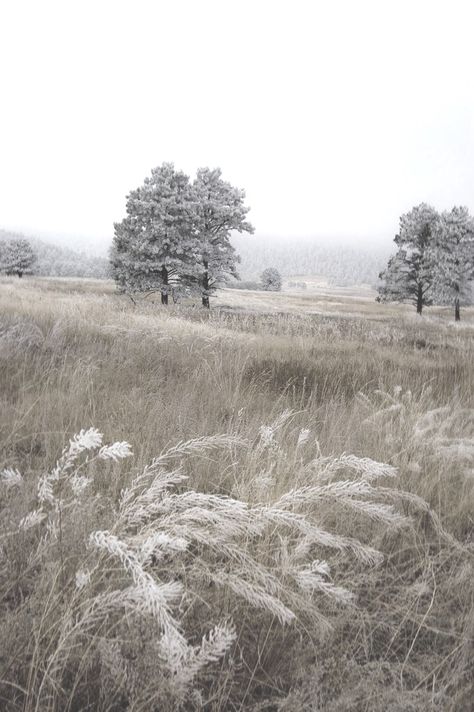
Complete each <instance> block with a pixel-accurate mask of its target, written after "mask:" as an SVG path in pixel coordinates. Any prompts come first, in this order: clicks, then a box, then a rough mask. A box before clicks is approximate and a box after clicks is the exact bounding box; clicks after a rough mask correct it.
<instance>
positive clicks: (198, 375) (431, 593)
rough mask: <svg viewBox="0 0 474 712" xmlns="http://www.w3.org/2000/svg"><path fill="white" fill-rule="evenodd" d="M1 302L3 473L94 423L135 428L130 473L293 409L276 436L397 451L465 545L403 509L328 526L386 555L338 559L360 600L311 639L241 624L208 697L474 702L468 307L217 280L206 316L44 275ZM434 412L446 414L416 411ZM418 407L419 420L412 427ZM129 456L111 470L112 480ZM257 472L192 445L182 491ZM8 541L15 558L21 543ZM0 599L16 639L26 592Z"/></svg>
mask: <svg viewBox="0 0 474 712" xmlns="http://www.w3.org/2000/svg"><path fill="white" fill-rule="evenodd" d="M0 305H1V314H0V365H1V369H0V394H1V395H0V397H1V409H0V432H1V442H2V449H1V451H0V470H1V469H2V468H3V467H17V468H18V469H19V470H20V471H21V472H22V473H23V474H24V476H25V477H26V478H27V480H28V479H29V480H30V481H31V482H32V483H33V482H34V480H35V478H36V476H37V475H38V474H39V473H42V472H44V471H45V469H46V468H48V467H51V465H52V463H54V461H55V460H56V459H57V457H58V454H59V453H60V451H61V449H62V447H63V445H64V442H65V441H66V440H67V438H69V437H70V436H71V435H72V434H73V433H75V432H78V431H79V430H80V429H81V428H86V427H89V426H92V425H93V426H95V427H96V428H98V429H99V430H100V431H101V432H103V433H104V436H105V439H106V440H107V441H115V440H127V441H128V442H130V443H131V444H132V447H133V450H134V453H135V458H134V461H133V468H136V467H142V466H143V465H145V464H146V463H148V462H150V461H151V459H152V458H153V457H154V456H155V455H156V454H157V453H158V452H160V451H161V450H163V449H164V448H166V447H167V446H169V445H172V444H174V443H175V442H177V441H179V440H187V439H189V438H193V437H197V436H200V435H209V434H213V433H221V432H222V433H223V432H238V434H239V435H240V436H242V437H243V438H247V439H250V440H252V439H253V438H254V437H255V433H257V432H258V430H259V428H260V426H261V425H263V424H267V423H270V422H271V421H273V420H274V419H275V418H276V417H277V416H278V415H279V414H280V413H281V412H282V411H283V410H285V409H291V410H293V411H294V414H293V416H292V418H291V419H290V421H289V423H288V425H287V426H285V429H284V431H282V435H281V438H282V439H281V441H280V447H282V448H283V449H285V448H287V447H289V443H290V442H293V441H294V439H295V438H297V435H298V432H299V431H300V429H301V428H309V429H310V430H311V442H310V443H309V445H308V447H309V448H310V454H311V452H312V451H313V452H314V453H316V452H317V451H318V449H319V448H320V450H321V451H322V452H323V453H324V454H327V455H330V454H333V455H338V454H340V453H342V452H350V453H354V454H356V455H359V456H366V457H371V458H373V459H375V460H378V461H381V462H386V463H390V464H393V465H396V466H397V467H399V468H400V486H402V487H403V488H404V489H406V490H408V491H409V492H412V493H413V494H417V495H420V496H422V497H423V498H425V499H426V500H427V501H428V503H429V504H430V506H431V507H432V508H433V510H434V511H435V512H436V513H437V515H438V516H439V517H440V519H441V521H442V523H443V525H444V526H445V527H446V528H447V529H448V530H449V532H450V533H451V534H453V535H454V536H455V537H457V539H458V540H459V542H460V543H461V547H460V548H459V549H452V548H450V547H447V546H446V545H445V544H443V543H442V542H441V541H440V540H439V538H437V535H436V534H435V532H434V530H433V529H432V527H431V525H430V523H429V521H428V520H427V519H426V518H425V517H424V516H422V515H415V514H414V513H413V512H412V510H411V509H410V506H409V505H408V504H407V505H406V512H407V513H411V514H413V516H415V520H416V527H415V529H414V530H413V531H412V532H411V533H410V534H408V533H405V534H403V533H400V532H399V531H394V532H393V533H392V534H391V533H390V532H388V533H385V534H381V533H380V532H379V531H378V530H376V529H372V528H371V527H369V528H367V529H366V530H357V531H355V530H354V528H355V527H360V526H361V525H360V524H356V523H355V522H354V521H353V520H352V519H348V520H347V521H338V522H336V525H337V526H338V527H339V528H340V529H341V531H342V532H345V533H351V534H352V535H355V534H356V533H357V534H361V535H362V536H363V537H364V538H365V539H366V540H367V541H368V542H370V541H372V543H376V544H377V545H378V546H380V547H381V549H382V550H383V551H384V552H385V555H386V563H385V564H384V566H383V567H382V568H381V569H380V570H379V571H378V573H375V574H373V576H371V577H370V578H369V577H368V576H367V575H366V572H364V571H363V570H357V569H354V568H350V569H349V570H347V571H346V573H345V574H344V572H342V575H343V578H345V579H346V580H345V583H348V582H351V587H352V588H353V589H354V588H355V589H356V590H357V592H358V594H359V606H358V608H357V612H354V611H351V613H350V614H347V613H338V614H337V615H335V616H334V618H333V631H332V633H331V634H330V635H329V636H326V637H325V638H324V640H322V639H320V638H319V637H318V632H317V631H311V630H306V631H302V630H299V631H298V632H295V631H294V630H293V631H288V630H286V629H285V630H283V631H282V630H280V629H278V626H276V625H275V623H274V622H272V621H270V622H268V621H266V622H265V621H264V622H262V623H261V624H259V626H256V627H255V630H253V629H252V621H251V620H247V621H245V620H244V621H242V624H241V629H240V631H239V639H240V640H242V641H245V645H244V644H243V642H242V649H245V651H246V652H245V654H243V655H244V657H243V658H242V659H241V660H240V662H237V661H234V664H235V666H236V667H235V668H234V669H232V668H231V671H230V672H229V671H228V672H226V673H223V674H222V676H220V677H219V676H217V677H215V678H213V679H210V680H208V682H207V690H208V694H209V696H208V700H209V702H208V704H207V706H206V707H204V709H212V710H217V709H253V708H254V709H262V710H263V709H268V710H273V709H275V710H276V709H284V710H288V711H295V712H297V711H298V710H313V709H314V710H329V711H332V710H334V711H335V710H361V711H362V710H375V711H377V710H391V711H392V712H395V711H396V710H397V711H398V710H400V712H401V710H419V711H420V712H421V711H422V710H423V711H424V710H428V709H437V710H438V709H439V710H451V711H452V712H457V711H458V710H459V711H463V710H468V709H470V707H469V705H470V701H471V699H472V698H471V696H470V695H471V690H472V688H471V686H472V682H473V680H472V669H471V667H470V655H471V654H472V651H473V649H472V643H473V628H474V624H473V587H472V580H473V576H472V573H473V566H472V530H473V529H472V527H473V524H474V519H473V511H474V477H473V462H472V450H471V455H469V442H471V448H472V438H473V431H474V419H473V411H472V409H473V407H474V404H473V396H474V389H473V385H474V384H473V372H474V369H473V367H472V364H473V363H474V339H473V336H474V310H473V309H470V310H468V309H466V310H464V314H463V317H464V320H463V322H461V324H460V326H455V325H454V324H453V323H452V322H451V319H452V316H451V314H450V313H449V311H447V310H443V309H437V310H435V311H433V312H431V311H429V310H427V313H426V316H424V317H423V318H421V319H420V318H418V317H416V315H414V314H413V313H412V310H411V309H410V308H409V307H406V306H399V305H379V304H375V302H372V301H371V300H370V299H369V297H368V296H367V294H365V293H364V294H363V295H362V296H357V294H355V295H354V294H351V295H350V296H344V294H340V293H339V294H337V295H336V297H333V298H331V297H330V296H327V295H326V296H324V295H323V296H321V295H320V294H315V295H311V294H305V295H304V296H301V294H294V295H292V294H286V293H282V294H264V295H262V294H261V293H258V292H254V293H245V292H241V291H239V292H237V291H231V290H224V292H222V293H220V294H219V296H218V299H217V302H216V305H215V306H214V308H213V309H212V310H211V312H210V313H206V312H203V311H201V310H200V309H197V308H194V307H192V306H190V305H178V306H174V307H170V308H169V309H167V310H165V309H164V308H162V307H161V306H159V305H158V304H156V303H152V302H150V301H146V302H141V303H140V304H139V305H138V306H134V305H133V304H132V303H131V302H130V300H127V298H125V297H120V296H118V295H117V294H115V292H114V290H113V286H112V285H111V284H109V283H106V282H96V281H85V280H84V281H81V280H77V281H73V280H39V279H24V280H22V281H21V282H20V281H16V280H13V279H2V280H1V281H0ZM361 394H362V395H361ZM391 406H393V407H391ZM440 407H444V408H445V410H444V411H443V413H442V414H441V415H437V414H436V413H435V414H433V415H431V416H430V415H428V416H427V415H426V414H427V413H430V412H431V411H433V410H434V409H436V408H440ZM390 408H391V409H390ZM387 409H389V410H387ZM423 417H424V418H425V421H429V422H431V429H429V428H428V430H427V431H426V432H425V433H424V434H422V435H420V434H419V433H418V431H417V429H418V430H419V426H420V422H422V421H421V420H420V419H421V418H423ZM316 440H317V442H316ZM461 440H462V442H461ZM458 441H459V442H458ZM453 443H454V445H453ZM456 443H457V444H456ZM458 446H459V447H458ZM456 448H457V449H456ZM469 457H471V459H469ZM282 462H283V460H282ZM285 462H286V464H285V466H282V467H281V470H280V471H278V472H277V477H276V479H275V482H274V485H273V486H274V488H275V494H278V492H279V491H284V490H285V489H288V487H291V486H292V484H293V482H292V478H293V477H294V472H295V471H296V468H292V467H291V466H288V463H287V461H285ZM130 468H132V464H128V465H126V466H124V467H122V469H121V475H120V478H121V479H120V481H118V482H115V483H113V487H114V488H115V489H116V490H117V491H118V490H119V489H120V487H121V486H122V485H123V484H125V483H126V482H127V479H128V477H129V475H128V472H129V471H130ZM254 475H255V472H253V474H252V473H251V471H250V470H245V468H243V469H239V468H237V467H236V465H235V463H234V464H233V463H232V462H226V463H225V467H224V466H223V463H222V462H220V461H219V459H218V458H217V459H216V458H208V459H206V458H205V459H201V460H199V461H198V460H196V463H195V468H194V471H193V478H194V479H193V486H195V487H196V488H198V489H199V488H200V489H203V490H205V491H207V492H219V493H224V494H229V495H232V496H238V497H244V498H245V497H247V498H248V497H249V496H252V486H253V481H252V478H253V477H254ZM295 484H301V482H298V483H295ZM104 486H112V485H107V484H106V483H105V484H104ZM30 496H31V495H30ZM333 516H334V515H333V513H332V512H331V511H328V513H327V521H328V523H331V521H332V518H333ZM3 518H4V519H5V514H4V515H3ZM12 518H13V519H14V513H13V514H12V513H11V512H10V513H9V514H8V517H7V519H8V521H9V522H10V521H11V519H12ZM15 556H16V557H18V561H17V564H16V565H17V568H18V570H19V571H20V572H21V571H22V570H23V567H24V566H25V564H24V562H22V557H23V558H24V556H25V554H24V552H22V551H21V549H18V550H17V551H16V553H15ZM0 567H1V558H0ZM2 605H3V610H2V613H3V614H5V613H7V615H6V616H5V618H4V620H5V623H4V624H3V625H2V628H3V629H2V636H6V635H7V636H15V637H18V638H21V636H22V632H21V631H22V630H23V629H24V631H25V632H26V631H28V630H30V629H29V628H28V625H27V623H26V619H25V616H27V615H28V614H27V613H26V612H24V611H22V608H21V605H20V604H19V603H18V604H17V608H16V609H15V607H13V608H12V603H11V601H7V602H6V603H5V600H4V603H3V604H2ZM3 639H5V638H4V637H3ZM6 647H7V651H6V652H5V654H4V655H3V656H2V655H1V654H0V690H2V695H3V699H4V700H5V699H10V700H11V699H13V697H12V695H11V688H8V686H6V687H5V689H3V688H2V684H1V680H6V679H8V680H10V681H12V677H11V674H10V671H11V669H12V665H13V668H15V665H16V666H18V661H16V662H15V661H14V660H13V659H12V657H11V655H13V654H14V655H17V656H20V660H21V652H19V651H18V648H15V646H13V647H9V646H6ZM12 651H13V652H12ZM282 651H284V652H283V654H282ZM9 656H10V657H9ZM22 664H23V665H28V661H27V660H26V659H24V660H23V661H22ZM239 666H240V667H239ZM18 674H19V673H18ZM243 680H245V681H246V682H245V684H244V683H243V682H242V681H243ZM14 681H15V680H14V678H13V682H14ZM64 684H65V685H67V681H64ZM277 699H278V700H279V701H278V702H276V701H275V700H277ZM213 700H214V701H213ZM223 700H226V702H225V705H226V706H223V705H224V702H223ZM265 700H269V702H268V704H267V703H266V702H265ZM1 704H2V703H1V702H0V706H1ZM5 704H6V703H5ZM257 704H259V705H260V707H258V706H256V707H252V705H257ZM90 708H91V709H92V708H94V707H90ZM9 709H10V708H9ZM11 709H21V706H19V703H18V705H17V706H15V705H14V704H13V703H11ZM31 709H33V707H31ZM51 709H54V707H51ZM71 709H79V707H74V704H72V707H71ZM97 709H99V707H97ZM100 709H106V707H100ZM114 709H121V708H120V707H116V708H114ZM190 709H194V708H192V707H191V708H190ZM196 709H199V707H196Z"/></svg>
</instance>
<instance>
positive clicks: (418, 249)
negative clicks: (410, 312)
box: [378, 203, 439, 314]
mask: <svg viewBox="0 0 474 712" xmlns="http://www.w3.org/2000/svg"><path fill="white" fill-rule="evenodd" d="M438 219H439V216H438V213H437V212H436V210H435V209H434V208H433V207H431V205H427V204H426V203H421V205H418V206H416V207H414V208H413V209H412V210H410V211H409V212H408V213H405V214H404V215H402V216H401V218H400V231H399V234H398V235H396V236H395V240H394V241H395V244H396V245H397V247H398V251H397V252H396V254H395V255H393V256H392V257H391V258H390V260H389V262H388V266H387V268H386V269H385V270H384V271H383V272H381V273H380V275H379V278H380V279H381V280H382V284H381V285H380V286H379V288H378V292H379V297H378V300H379V301H411V302H412V303H413V304H414V305H415V306H416V310H417V312H418V314H421V313H422V310H423V307H424V306H428V305H430V304H432V297H431V287H432V283H433V251H432V249H431V248H432V244H433V231H434V228H435V225H436V223H437V221H438Z"/></svg>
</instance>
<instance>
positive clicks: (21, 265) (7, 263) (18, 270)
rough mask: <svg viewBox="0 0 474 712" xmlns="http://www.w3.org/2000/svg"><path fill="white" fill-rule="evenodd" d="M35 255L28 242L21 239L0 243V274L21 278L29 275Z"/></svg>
mask: <svg viewBox="0 0 474 712" xmlns="http://www.w3.org/2000/svg"><path fill="white" fill-rule="evenodd" d="M35 262H36V254H35V251H34V250H33V248H32V246H31V245H30V243H29V241H28V240H26V239H24V238H23V237H17V238H11V239H9V240H1V241H0V272H4V273H5V274H7V275H13V274H16V275H18V277H23V275H24V274H31V273H32V271H33V270H32V268H33V265H34V264H35Z"/></svg>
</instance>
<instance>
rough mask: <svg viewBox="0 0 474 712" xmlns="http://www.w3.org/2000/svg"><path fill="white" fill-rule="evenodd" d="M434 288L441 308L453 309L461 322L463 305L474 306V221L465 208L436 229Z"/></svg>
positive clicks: (444, 218)
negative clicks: (449, 306)
mask: <svg viewBox="0 0 474 712" xmlns="http://www.w3.org/2000/svg"><path fill="white" fill-rule="evenodd" d="M433 254H434V260H433V262H434V265H435V266H434V276H435V279H434V285H433V291H434V295H435V300H436V302H437V303H438V304H449V305H452V306H454V318H455V320H456V321H459V320H460V319H461V305H462V304H469V303H470V302H471V298H472V294H471V287H472V284H471V281H472V280H474V219H473V218H472V216H471V215H470V214H469V211H468V209H467V208H466V207H454V208H453V209H452V210H451V211H450V212H444V213H442V215H441V216H440V219H439V220H438V222H437V224H436V229H435V244H434V246H433Z"/></svg>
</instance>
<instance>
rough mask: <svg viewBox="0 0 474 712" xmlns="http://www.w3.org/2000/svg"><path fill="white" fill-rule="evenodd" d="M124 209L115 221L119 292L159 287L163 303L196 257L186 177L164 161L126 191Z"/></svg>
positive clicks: (192, 209)
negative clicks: (121, 215) (140, 181)
mask: <svg viewBox="0 0 474 712" xmlns="http://www.w3.org/2000/svg"><path fill="white" fill-rule="evenodd" d="M126 209H127V215H126V217H125V218H124V219H123V220H122V222H120V223H116V224H115V226H114V228H115V236H114V241H113V246H112V250H111V263H112V273H113V276H114V279H115V280H116V282H117V284H118V286H119V288H120V289H121V290H122V291H124V292H128V293H130V292H152V291H160V293H161V301H162V304H168V295H169V293H170V291H171V286H172V284H173V282H175V281H176V280H179V278H180V277H181V276H184V275H187V274H191V273H193V271H194V269H195V268H194V264H195V262H196V261H197V259H198V242H197V240H196V238H195V234H194V233H195V228H194V222H195V201H194V198H193V193H192V190H191V186H190V183H189V178H188V176H187V175H185V174H184V173H183V172H181V171H177V170H175V168H174V166H173V164H172V163H163V165H162V166H159V167H158V168H154V169H153V170H152V172H151V177H149V178H146V179H145V182H144V184H143V185H142V186H140V187H139V188H137V189H136V190H132V191H131V192H130V194H129V195H128V196H127V205H126Z"/></svg>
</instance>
